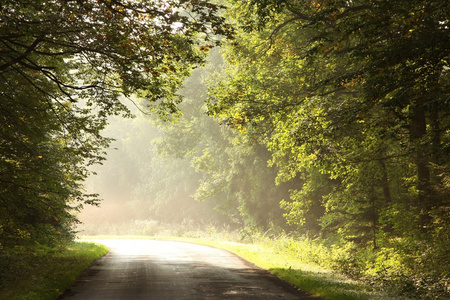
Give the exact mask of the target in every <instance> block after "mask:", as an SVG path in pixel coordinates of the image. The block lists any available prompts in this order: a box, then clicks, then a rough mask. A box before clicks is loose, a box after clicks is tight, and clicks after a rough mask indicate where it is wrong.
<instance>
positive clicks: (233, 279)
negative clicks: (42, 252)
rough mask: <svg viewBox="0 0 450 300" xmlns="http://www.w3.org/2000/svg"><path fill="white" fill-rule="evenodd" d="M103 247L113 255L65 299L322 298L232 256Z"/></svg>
mask: <svg viewBox="0 0 450 300" xmlns="http://www.w3.org/2000/svg"><path fill="white" fill-rule="evenodd" d="M99 242H101V243H102V244H104V245H106V246H107V247H108V248H109V249H110V252H109V253H108V254H107V255H106V256H104V257H103V258H101V259H99V260H98V261H97V262H96V263H95V264H94V265H93V266H92V267H91V268H90V269H88V270H87V271H86V272H85V274H84V275H83V276H81V277H80V278H79V279H78V280H77V281H76V282H75V284H74V285H73V286H72V287H70V288H69V289H68V290H67V291H66V293H65V294H64V295H63V296H62V297H60V299H64V300H116V299H117V300H119V299H120V300H143V299H155V300H165V299H167V300H179V299H180V300H183V299H192V300H200V299H258V300H259V299H288V300H289V299H302V300H306V299H316V298H313V297H309V296H307V295H305V294H303V293H301V292H299V291H298V290H296V289H295V288H293V287H292V286H290V285H288V284H287V283H284V282H282V281H281V280H279V279H278V278H276V277H275V276H273V275H271V274H270V273H269V272H267V271H265V270H261V269H259V268H257V267H255V266H253V265H251V264H250V263H248V262H246V261H244V260H243V259H241V258H239V257H237V256H236V255H234V254H232V253H230V252H228V251H224V250H220V249H216V248H212V247H208V246H201V245H195V244H189V243H181V242H174V241H153V240H125V239H117V240H101V241H99ZM316 300H317V299H316Z"/></svg>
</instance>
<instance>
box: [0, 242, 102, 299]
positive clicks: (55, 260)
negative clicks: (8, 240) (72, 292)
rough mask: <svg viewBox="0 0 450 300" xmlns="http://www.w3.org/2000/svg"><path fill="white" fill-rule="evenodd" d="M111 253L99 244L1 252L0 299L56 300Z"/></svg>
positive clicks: (89, 243) (86, 243)
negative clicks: (84, 272)
mask: <svg viewBox="0 0 450 300" xmlns="http://www.w3.org/2000/svg"><path fill="white" fill-rule="evenodd" d="M107 252H108V249H107V248H106V247H105V246H103V245H100V244H95V243H92V242H75V243H73V244H72V245H71V246H69V247H66V248H44V247H34V248H33V249H14V250H9V251H8V252H6V251H5V250H0V299H8V300H55V299H57V298H58V297H59V296H60V295H61V294H62V293H63V292H64V291H65V290H66V288H68V287H69V286H70V285H71V284H72V283H73V282H74V281H75V280H76V278H77V277H78V276H79V275H80V274H81V273H82V272H83V270H85V269H86V268H87V267H88V266H90V265H91V264H92V263H93V262H94V260H96V259H97V258H100V257H101V256H103V255H105V254H106V253H107Z"/></svg>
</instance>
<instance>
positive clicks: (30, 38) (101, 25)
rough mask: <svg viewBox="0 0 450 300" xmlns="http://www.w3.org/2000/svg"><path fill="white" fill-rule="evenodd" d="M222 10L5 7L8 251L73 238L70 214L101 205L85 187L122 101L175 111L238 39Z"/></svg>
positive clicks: (0, 14)
mask: <svg viewBox="0 0 450 300" xmlns="http://www.w3.org/2000/svg"><path fill="white" fill-rule="evenodd" d="M221 8H222V7H221V6H218V5H214V4H211V3H209V2H207V1H196V2H194V3H191V2H190V1H127V0H123V1H111V0H100V1H90V0H86V1H83V0H81V1H80V0H77V1H75V0H73V1H43V0H38V1H28V2H27V1H25V2H23V1H16V0H8V1H2V3H1V4H0V20H1V21H0V76H1V82H0V86H1V87H0V90H1V93H0V97H1V101H0V102H1V110H0V111H1V114H0V119H1V120H2V131H1V135H2V136H1V137H2V141H1V144H0V147H1V150H2V152H1V153H0V157H1V160H0V181H1V182H2V185H1V186H2V187H1V194H0V199H1V203H2V208H1V209H0V219H1V221H2V222H1V224H2V225H1V227H0V243H1V244H3V245H13V244H19V243H29V242H30V243H34V242H40V243H47V242H46V240H45V239H46V238H47V237H48V239H50V240H51V239H54V238H55V237H57V236H58V234H59V232H60V231H59V229H58V228H60V227H62V228H64V231H65V232H66V233H69V232H70V223H72V222H74V221H75V219H74V218H73V217H72V215H71V214H70V213H69V211H70V208H71V207H79V204H82V203H88V204H89V203H94V202H95V201H94V200H93V198H92V197H90V196H89V195H86V194H85V193H83V192H82V189H81V185H80V183H81V182H82V181H83V180H84V178H86V176H87V174H88V171H87V167H88V166H89V165H92V164H94V163H99V162H101V161H102V160H103V159H104V158H103V156H104V150H103V149H104V148H105V147H106V146H107V145H108V143H109V141H110V140H109V139H108V138H104V137H102V136H101V135H100V132H101V130H102V129H103V128H104V126H105V125H106V123H107V119H106V118H107V116H108V115H119V114H122V115H124V116H129V115H130V113H129V111H128V110H127V109H126V106H125V105H124V104H123V103H121V102H120V98H119V96H120V95H125V96H126V97H129V96H130V95H131V94H138V95H139V96H140V97H142V98H144V99H145V100H146V104H145V106H148V107H150V109H151V110H153V111H155V112H159V113H160V114H162V115H164V114H167V113H172V112H175V111H176V110H177V109H176V104H177V103H179V102H180V100H181V99H180V98H179V97H177V96H176V91H177V89H178V87H179V85H180V84H181V82H182V80H183V78H184V77H185V76H187V75H188V74H189V71H190V69H191V68H192V66H194V65H197V64H199V63H201V62H202V61H203V58H204V52H205V50H206V49H209V48H210V47H212V46H214V45H216V44H217V43H218V42H219V40H218V38H215V37H214V36H218V35H227V34H229V32H230V30H228V29H227V27H226V26H225V24H224V22H223V21H224V20H223V18H222V17H221V16H219V14H218V13H219V10H220V9H221ZM94 198H95V197H94ZM41 227H45V228H47V229H48V228H50V229H51V230H46V229H42V228H41ZM40 228H41V229H40ZM50 231H51V232H50Z"/></svg>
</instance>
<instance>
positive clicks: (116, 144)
mask: <svg viewBox="0 0 450 300" xmlns="http://www.w3.org/2000/svg"><path fill="white" fill-rule="evenodd" d="M449 23H450V2H448V1H442V0H420V1H419V0H355V1H341V0H323V1H320V0H318V1H315V0H264V1H258V0H226V1H225V0H223V1H206V0H197V1H185V0H170V1H169V0H168V1H131V0H130V1H129V0H97V1H90V0H88V1H75V0H73V1H70V0H69V1H61V0H54V1H46V0H36V1H32V2H30V3H28V2H23V1H17V0H7V1H2V2H1V3H0V76H1V80H0V87H1V88H0V99H1V101H0V122H1V130H0V137H1V138H0V251H7V250H8V249H13V248H15V247H29V246H32V245H36V244H40V245H48V246H55V245H61V244H66V243H69V242H70V241H72V240H73V239H74V238H75V236H76V234H77V225H78V224H79V223H80V220H81V221H83V222H84V223H86V224H84V225H82V226H80V227H82V228H84V230H86V232H87V233H88V234H102V232H100V231H101V230H102V229H103V228H109V229H110V230H111V228H115V227H114V226H116V225H114V224H121V225H117V228H119V227H122V228H123V227H124V225H123V224H131V223H133V224H134V228H140V229H139V230H141V231H142V232H140V234H147V235H151V234H152V230H150V229H151V227H150V226H148V227H147V229H148V230H147V231H145V230H144V229H145V228H146V227H145V226H146V225H148V224H163V223H164V224H166V225H167V224H169V225H173V224H179V225H182V226H184V227H189V226H190V227H192V228H209V227H217V228H222V229H227V230H235V231H239V232H241V234H242V238H243V239H245V237H246V235H251V234H254V233H263V234H265V235H267V236H269V237H270V238H273V239H274V240H276V239H277V237H279V236H289V237H292V238H295V239H308V240H311V241H314V243H315V244H316V245H318V246H320V247H327V248H329V249H342V251H344V252H345V253H346V256H345V259H343V260H342V261H339V262H338V263H337V266H338V268H339V271H340V272H342V273H345V274H346V275H348V276H353V277H355V278H365V279H366V280H367V281H371V282H376V283H378V284H382V283H384V282H388V281H389V282H392V283H396V284H398V285H400V286H401V288H403V289H404V290H414V291H415V292H417V293H418V295H422V296H423V297H424V298H425V297H430V299H434V298H439V297H445V295H447V296H448V293H449V291H450V290H449V277H450V267H449V266H450V254H449V253H450V231H449V226H450V98H449V95H450V24H449ZM102 199H103V200H102ZM98 205H100V208H91V207H90V206H94V207H95V206H98ZM83 210H85V212H84V213H83V212H82V211H83ZM80 212H81V214H80ZM89 224H91V225H92V226H91V227H90V226H89ZM102 224H103V225H102ZM134 230H136V229H134ZM115 233H126V232H121V231H120V229H117V232H115ZM422 296H421V297H422Z"/></svg>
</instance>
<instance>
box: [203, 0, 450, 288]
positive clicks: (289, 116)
mask: <svg viewBox="0 0 450 300" xmlns="http://www.w3.org/2000/svg"><path fill="white" fill-rule="evenodd" d="M231 3H233V6H232V8H231V9H230V16H231V18H232V20H234V22H235V23H236V24H239V23H240V24H243V26H241V28H240V30H239V31H238V33H237V34H236V39H235V40H233V41H231V42H230V43H229V44H228V45H227V49H226V54H225V57H226V61H227V64H226V67H225V70H226V71H225V75H224V79H223V80H220V81H218V82H217V83H216V85H215V87H214V88H213V89H212V93H211V95H210V106H209V110H210V113H211V114H214V115H215V116H218V117H220V118H224V119H225V120H226V122H227V124H229V125H230V126H232V127H233V128H235V129H236V130H238V131H245V132H252V133H253V134H254V136H255V137H254V138H255V139H259V140H260V141H263V142H264V143H265V144H266V147H267V148H268V149H269V150H270V151H271V153H272V158H271V162H272V163H273V164H274V165H275V166H277V168H278V170H279V172H278V180H279V181H289V180H292V179H294V178H296V177H300V178H302V179H303V181H301V182H299V184H298V186H297V188H296V190H294V191H293V193H292V196H291V199H290V200H286V201H284V202H283V203H282V205H283V207H284V208H285V209H287V215H286V216H287V218H288V220H289V221H291V222H294V223H298V224H300V225H302V224H304V223H305V222H306V219H305V218H306V216H309V217H310V220H309V222H311V214H309V213H310V212H311V213H312V215H314V218H315V219H316V220H315V221H316V222H317V224H318V225H321V227H322V231H321V232H322V234H323V235H326V236H328V237H330V233H331V234H333V235H334V234H335V235H338V236H340V237H341V238H343V239H344V240H345V241H353V242H356V243H357V245H359V246H360V247H365V246H366V245H367V244H368V243H370V244H371V245H372V246H373V247H374V248H384V247H386V248H389V249H394V250H393V251H398V253H401V255H400V256H401V257H402V258H403V259H404V264H405V266H408V268H411V269H410V270H412V269H414V271H411V273H410V274H418V273H420V272H422V275H423V274H425V273H426V274H433V275H430V276H435V277H434V278H439V276H442V274H444V273H445V271H444V270H443V269H442V268H441V267H440V263H437V261H443V260H445V257H446V254H445V253H446V251H445V250H444V249H446V248H448V245H449V242H450V240H449V237H448V235H447V234H444V233H443V232H442V228H444V227H446V226H448V222H449V219H448V208H449V200H448V199H450V198H449V192H450V190H449V188H448V181H447V180H448V178H449V167H450V166H449V164H448V162H449V157H448V153H449V151H448V146H449V144H450V143H449V135H448V132H449V125H450V123H449V99H448V91H449V57H450V56H449V49H450V47H449V45H450V39H449V36H450V35H449V34H448V33H449V28H450V27H449V24H448V22H449V20H448V16H449V14H450V6H449V3H448V2H445V1H444V2H443V1H435V0H430V1H371V0H361V1H350V2H349V1H289V0H287V1H283V0H282V1H271V0H268V1H253V0H249V1H231ZM312 204H314V205H312ZM318 208H320V209H318ZM303 230H304V229H303ZM394 241H396V242H394ZM436 243H437V244H439V246H437V247H435V248H433V249H432V246H431V245H436ZM419 253H426V254H425V255H423V256H422V258H424V257H425V256H426V257H427V258H426V259H424V260H427V262H428V263H424V260H422V258H421V259H412V257H418V254H419ZM431 265H433V267H430V266H431ZM418 266H420V267H418ZM419 269H420V271H418V270H419ZM432 269H434V270H432ZM438 269H439V271H437V270H438ZM439 274H440V275H439ZM414 276H416V275H414ZM438 280H440V279H438Z"/></svg>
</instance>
